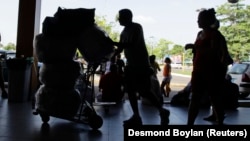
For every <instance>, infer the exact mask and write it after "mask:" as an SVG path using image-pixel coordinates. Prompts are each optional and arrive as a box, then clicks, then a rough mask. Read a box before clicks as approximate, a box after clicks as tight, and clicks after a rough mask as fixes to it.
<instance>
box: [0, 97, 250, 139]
mask: <svg viewBox="0 0 250 141" xmlns="http://www.w3.org/2000/svg"><path fill="white" fill-rule="evenodd" d="M166 100H167V99H166ZM139 102H140V101H139ZM164 106H165V107H166V108H167V109H169V110H170V112H171V115H170V125H185V124H186V119H187V107H173V106H171V105H169V104H165V105H164ZM139 107H140V111H141V115H142V119H143V122H144V124H157V125H158V124H159V122H160V118H159V116H158V111H157V110H156V109H154V108H153V107H152V106H150V105H145V104H142V103H141V102H140V104H139ZM95 109H96V112H97V113H98V114H99V115H100V116H101V117H102V118H103V121H104V122H103V125H102V127H101V128H99V130H97V131H93V130H92V129H91V128H90V127H89V125H88V124H80V123H76V122H72V121H68V120H64V119H60V118H54V117H51V119H50V121H49V122H48V124H47V125H46V124H45V125H43V123H42V121H41V118H40V116H36V115H33V114H32V107H31V103H30V102H24V103H10V102H8V100H7V99H1V98H0V141H123V125H122V123H123V120H126V119H128V118H129V117H130V116H131V114H132V111H131V108H130V105H129V102H128V101H124V102H123V103H122V104H120V105H117V106H115V107H110V108H109V109H110V111H109V113H105V112H104V109H103V107H102V106H96V107H95ZM209 113H210V109H209V108H208V109H201V111H200V113H199V116H198V118H197V120H196V124H199V125H200V124H202V125H212V124H213V123H210V122H206V121H204V120H203V119H202V118H203V117H204V116H207V115H208V114H209ZM249 115H250V108H243V107H240V108H238V110H236V111H228V112H227V117H226V119H225V123H226V124H230V125H250V120H249Z"/></svg>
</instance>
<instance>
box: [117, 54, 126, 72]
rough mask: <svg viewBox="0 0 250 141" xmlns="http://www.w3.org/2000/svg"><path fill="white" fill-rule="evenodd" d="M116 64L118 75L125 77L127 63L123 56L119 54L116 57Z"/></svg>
mask: <svg viewBox="0 0 250 141" xmlns="http://www.w3.org/2000/svg"><path fill="white" fill-rule="evenodd" d="M115 63H116V65H117V68H118V73H119V74H121V75H122V76H123V75H124V68H125V62H124V61H123V60H122V59H121V54H118V55H117V56H116V61H115Z"/></svg>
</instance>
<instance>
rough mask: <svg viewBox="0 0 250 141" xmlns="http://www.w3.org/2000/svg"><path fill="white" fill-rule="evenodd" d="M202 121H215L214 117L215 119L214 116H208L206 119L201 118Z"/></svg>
mask: <svg viewBox="0 0 250 141" xmlns="http://www.w3.org/2000/svg"><path fill="white" fill-rule="evenodd" d="M203 120H206V121H216V117H215V115H210V116H208V117H205V118H203Z"/></svg>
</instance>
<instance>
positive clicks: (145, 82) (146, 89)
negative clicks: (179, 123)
mask: <svg viewBox="0 0 250 141" xmlns="http://www.w3.org/2000/svg"><path fill="white" fill-rule="evenodd" d="M140 83H141V85H139V87H138V90H139V93H140V95H141V96H143V97H146V98H147V99H149V100H150V102H151V103H152V104H153V106H155V107H156V108H157V109H158V110H159V113H160V116H161V125H168V124H169V115H170V112H169V110H166V109H164V108H163V102H162V101H161V100H162V99H160V98H158V97H157V95H155V94H153V93H152V91H151V81H150V77H146V76H144V77H142V78H141V82H140Z"/></svg>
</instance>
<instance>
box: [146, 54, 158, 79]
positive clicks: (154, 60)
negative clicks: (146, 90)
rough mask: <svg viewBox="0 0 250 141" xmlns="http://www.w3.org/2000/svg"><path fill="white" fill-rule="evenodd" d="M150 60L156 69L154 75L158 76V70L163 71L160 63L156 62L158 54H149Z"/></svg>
mask: <svg viewBox="0 0 250 141" xmlns="http://www.w3.org/2000/svg"><path fill="white" fill-rule="evenodd" d="M149 62H150V65H151V67H152V68H153V70H154V75H155V76H157V73H158V71H161V68H160V65H159V64H158V63H157V62H156V56H155V55H150V56H149Z"/></svg>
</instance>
